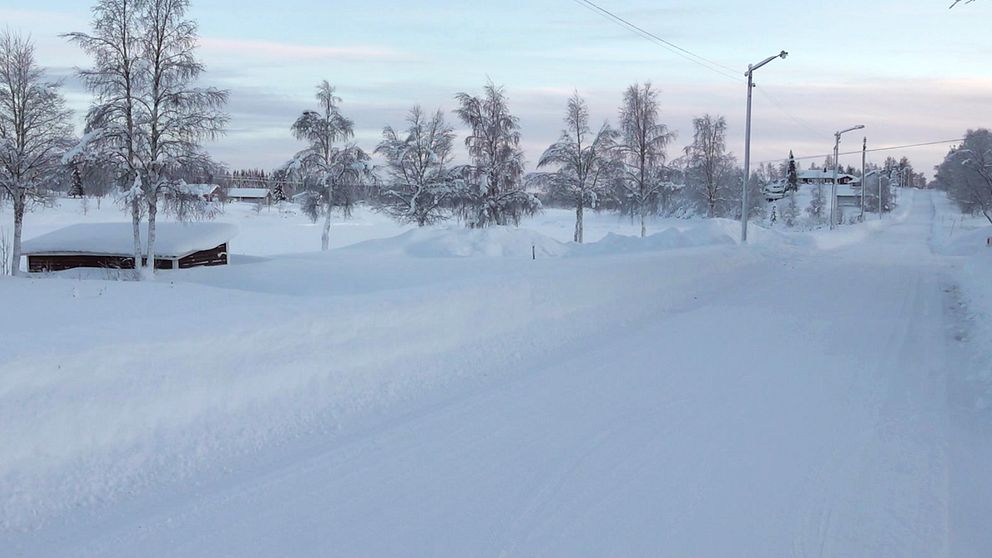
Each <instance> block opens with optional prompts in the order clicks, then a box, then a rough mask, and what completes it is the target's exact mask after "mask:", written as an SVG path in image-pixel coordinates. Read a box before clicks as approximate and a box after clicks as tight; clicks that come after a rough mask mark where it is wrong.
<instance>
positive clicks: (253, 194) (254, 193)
mask: <svg viewBox="0 0 992 558" xmlns="http://www.w3.org/2000/svg"><path fill="white" fill-rule="evenodd" d="M227 199H228V200H230V201H240V202H262V203H269V202H271V201H272V195H271V193H270V192H269V189H268V188H228V189H227Z"/></svg>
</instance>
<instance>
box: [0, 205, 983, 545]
mask: <svg viewBox="0 0 992 558" xmlns="http://www.w3.org/2000/svg"><path fill="white" fill-rule="evenodd" d="M911 203H912V208H911V211H910V212H909V214H908V216H907V218H906V219H905V220H904V221H902V222H899V223H895V224H893V225H891V226H889V227H886V228H884V229H881V230H880V231H879V232H877V233H875V234H873V235H872V236H871V237H870V238H868V239H867V240H865V241H864V242H862V243H859V244H855V245H852V246H848V247H845V248H839V249H836V250H827V251H820V250H805V251H799V250H793V249H789V253H788V254H787V255H784V254H781V253H776V252H775V251H773V250H765V249H748V250H741V249H738V248H721V249H719V250H708V249H700V250H691V251H687V254H686V255H679V256H677V257H671V256H667V255H666V256H645V257H643V258H641V259H637V258H634V260H637V261H639V262H641V264H638V265H643V266H644V267H645V268H646V269H647V267H648V266H647V264H644V262H643V261H642V260H644V259H645V258H657V260H656V261H657V262H661V263H663V264H665V265H679V262H681V261H685V262H686V264H685V265H686V266H687V269H690V270H691V273H693V274H695V275H694V276H690V277H688V278H687V279H686V280H684V281H683V282H682V283H683V284H682V286H681V287H680V288H679V290H678V292H676V293H673V292H666V293H664V296H665V297H666V302H665V304H663V305H658V306H657V307H653V306H650V305H648V306H649V307H651V308H656V310H657V311H656V312H655V311H652V312H650V313H648V314H647V315H639V314H634V315H633V316H632V318H631V319H629V320H622V319H621V318H619V317H618V316H616V315H614V314H610V313H604V319H603V326H602V327H588V326H587V327H580V328H572V329H570V330H569V331H568V336H569V339H568V340H567V341H564V342H553V341H552V340H554V339H555V336H556V335H557V332H556V330H555V329H554V327H553V326H555V324H556V322H553V321H548V320H547V319H546V317H543V318H542V317H540V316H527V315H519V316H518V319H519V321H520V323H521V328H522V329H523V330H524V331H526V332H527V335H529V336H534V343H535V345H537V346H538V347H540V346H542V345H543V344H544V341H545V340H548V341H549V342H548V343H547V344H546V345H547V347H548V348H547V350H527V349H522V350H521V353H520V354H519V355H518V358H516V360H508V361H506V362H507V363H508V364H507V366H512V367H513V371H511V372H505V373H503V374H499V375H496V376H495V377H494V378H490V379H488V380H485V381H477V382H463V383H460V384H459V383H456V384H454V385H452V386H448V387H445V388H443V389H440V388H439V389H437V390H435V391H433V392H428V393H426V394H424V395H422V396H419V397H416V398H413V399H410V400H406V401H404V402H402V404H397V405H395V407H392V408H390V409H388V410H386V411H383V412H380V413H377V414H375V415H374V416H372V417H371V418H368V419H367V420H363V421H355V422H354V423H353V424H350V425H349V426H347V427H345V428H343V429H341V430H340V431H334V432H332V433H327V432H324V433H321V432H320V431H312V432H310V433H308V434H303V435H301V436H300V437H299V438H297V439H294V440H291V441H288V442H286V443H284V444H281V445H279V446H278V447H277V448H268V449H264V448H263V449H262V450H260V451H259V452H257V453H250V454H247V455H242V456H240V457H237V458H232V460H231V461H230V462H229V463H226V464H225V469H224V470H223V471H212V472H209V473H205V474H202V475H193V476H192V478H190V479H188V482H186V483H185V484H184V486H171V487H169V486H166V487H157V488H150V489H147V490H145V491H142V492H139V493H137V494H136V495H133V497H129V498H121V499H120V500H119V501H112V502H110V503H107V504H100V503H95V504H94V503H91V504H89V505H88V507H87V508H83V509H84V511H83V512H82V513H75V514H74V513H65V514H62V515H61V516H59V518H58V519H56V520H53V521H50V522H47V523H44V524H42V526H40V527H37V528H31V529H28V530H23V529H14V530H10V531H8V532H6V533H3V532H0V548H4V547H6V548H7V549H8V550H9V549H14V552H13V554H12V555H13V556H60V557H71V556H120V557H133V556H143V557H158V556H162V557H166V556H168V557H175V556H183V557H193V556H203V557H211V558H217V557H222V556H232V557H234V556H237V557H246V556H272V557H275V556H714V557H715V556H797V557H812V556H818V557H819V556H872V557H878V558H881V557H889V556H891V557H907V556H920V557H923V556H926V557H931V556H987V555H989V553H990V552H992V549H990V548H988V547H983V546H982V545H985V544H988V543H989V542H990V541H989V536H988V535H987V534H984V532H983V531H982V528H981V525H982V522H980V521H973V520H974V517H973V514H974V513H976V512H977V513H981V512H983V511H988V507H987V506H985V507H984V508H983V507H982V505H981V503H980V502H976V501H975V500H974V498H969V496H968V494H969V493H970V492H971V491H970V490H969V487H973V486H976V483H980V482H985V483H987V482H988V481H986V480H984V479H980V478H979V476H980V471H982V467H981V466H980V465H979V464H977V463H973V462H969V461H968V460H969V459H974V458H975V455H981V454H973V453H971V452H966V451H959V450H960V448H959V447H958V446H957V445H956V444H961V443H963V442H962V440H963V439H966V437H964V436H959V435H957V434H958V433H957V430H958V429H960V428H962V426H961V425H960V424H959V422H957V421H955V420H952V419H951V418H950V413H949V411H948V403H947V402H948V397H947V393H948V389H949V386H950V389H953V386H954V385H955V382H956V381H957V379H956V374H959V373H961V370H960V369H959V367H958V365H959V364H960V362H962V360H963V357H962V356H961V355H960V354H958V353H959V352H961V351H963V349H962V348H961V347H960V346H959V345H960V344H959V343H957V342H956V341H955V340H954V336H953V335H952V333H953V330H954V324H953V320H954V319H955V317H954V315H953V313H951V312H949V311H947V307H948V304H949V300H948V299H949V294H948V292H949V291H951V290H953V289H952V287H953V285H952V283H951V278H950V277H951V276H950V274H949V273H948V272H947V270H948V262H947V260H946V258H944V257H942V256H940V255H935V254H934V253H933V252H932V250H931V236H932V235H933V231H934V225H933V223H934V211H935V210H934V203H933V201H932V199H931V197H930V196H929V195H926V194H920V195H917V196H915V197H914V198H912V202H911ZM734 251H737V252H743V253H745V254H746V256H737V257H728V261H727V264H726V271H724V272H721V271H720V268H719V266H704V265H697V264H693V263H692V262H693V261H694V259H693V258H696V259H699V258H702V257H712V256H713V255H714V254H716V255H722V254H731V253H733V252H734ZM721 257H722V256H721ZM624 261H625V260H623V259H609V258H603V259H601V260H596V259H590V260H589V261H588V262H586V261H582V262H580V263H578V264H574V265H577V266H595V265H601V266H609V267H616V266H622V265H624V263H623V262H624ZM632 261H633V260H632ZM651 261H655V260H651ZM596 262H599V263H598V264H597V263H596ZM569 265H573V264H569ZM655 269H656V270H657V271H658V272H659V273H663V272H664V266H662V265H660V264H658V265H656V266H655ZM642 279H643V281H644V282H651V281H652V277H651V276H650V275H644V276H642ZM557 280H558V279H556V278H555V277H554V276H553V275H552V274H550V273H549V272H548V271H547V270H546V269H545V268H541V270H540V271H535V272H533V273H532V274H530V275H528V274H520V275H514V276H513V278H512V281H513V282H514V284H517V283H518V282H521V281H523V282H527V281H532V285H531V292H530V295H529V296H530V297H531V299H537V300H539V299H541V297H542V296H546V297H548V298H551V299H553V298H554V295H553V294H551V293H546V294H542V289H548V288H550V287H551V286H553V285H554V284H555V281H557ZM575 282H581V279H575V278H572V279H570V280H569V282H567V283H566V284H565V285H563V288H564V289H566V290H568V289H571V288H575V290H576V292H583V293H588V292H589V290H588V289H585V288H582V289H580V288H578V287H576V286H575V284H574V283H575ZM615 287H616V286H615V285H614V289H615ZM457 288H458V287H457V286H455V287H452V289H451V292H450V293H447V294H445V296H457ZM609 292H610V293H611V294H610V295H609V296H611V297H616V296H619V295H617V294H616V293H615V292H613V290H610V291H609ZM645 292H647V294H652V293H651V291H650V290H648V291H645V289H644V288H637V289H631V293H630V296H631V300H626V301H622V300H621V301H620V302H618V303H617V304H615V305H614V306H618V307H620V308H624V307H627V306H630V307H633V306H636V305H638V304H643V303H641V302H638V300H635V299H634V298H633V297H637V296H643V295H644V294H645ZM659 296H661V294H660V293H659ZM535 297H536V298H535ZM537 306H538V308H542V307H541V306H540V305H537ZM590 308H594V307H593V306H590ZM483 310H484V309H483ZM511 310H513V311H514V312H516V311H519V309H518V308H516V307H512V308H511ZM597 311H598V310H597ZM584 318H585V319H590V316H588V315H587V316H584ZM593 325H595V323H593ZM549 326H552V327H549ZM542 327H543V328H546V329H544V330H541V328H542ZM481 329H482V331H484V332H485V331H486V330H485V328H484V327H483V328H481ZM466 335H469V336H470V335H471V333H468V332H467V333H466ZM492 335H493V336H492V337H491V338H490V339H489V341H491V343H492V344H493V345H494V346H495V347H499V348H500V350H505V349H506V348H507V347H508V346H512V345H513V343H518V342H519V338H518V337H519V335H515V334H514V332H512V331H505V330H500V331H495V332H492ZM510 339H512V343H511V342H509V341H507V340H510ZM455 348H456V349H459V350H460V349H464V346H461V345H459V346H457V347H455ZM414 356H415V357H416V358H415V362H418V363H423V362H424V355H422V354H415V355H414ZM449 361H450V362H449ZM445 362H446V363H447V364H446V366H457V359H446V360H445ZM466 362H467V363H468V364H469V365H471V363H472V362H473V361H472V359H471V358H466ZM949 456H954V458H951V457H949ZM986 472H987V471H986ZM985 476H987V475H985ZM986 486H987V484H986ZM963 510H967V511H963ZM986 524H987V522H986ZM3 554H4V555H11V554H7V552H4V553H3Z"/></svg>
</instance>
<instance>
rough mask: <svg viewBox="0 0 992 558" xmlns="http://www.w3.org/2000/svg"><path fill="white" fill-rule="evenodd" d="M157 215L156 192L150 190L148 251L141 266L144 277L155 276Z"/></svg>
mask: <svg viewBox="0 0 992 558" xmlns="http://www.w3.org/2000/svg"><path fill="white" fill-rule="evenodd" d="M157 216H158V194H157V193H156V192H152V195H151V197H150V198H149V200H148V251H147V253H146V254H145V265H144V266H143V267H142V268H141V273H142V275H143V278H144V279H154V278H155V222H156V217H157Z"/></svg>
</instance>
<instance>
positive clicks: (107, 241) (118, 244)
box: [23, 223, 238, 258]
mask: <svg viewBox="0 0 992 558" xmlns="http://www.w3.org/2000/svg"><path fill="white" fill-rule="evenodd" d="M237 234H238V227H237V226H235V225H232V224H230V223H156V225H155V254H156V255H157V256H161V257H163V258H182V257H185V256H188V255H190V254H192V253H194V252H199V251H200V250H208V249H210V248H215V247H217V246H220V245H221V244H224V243H226V242H229V241H230V240H231V239H232V238H234V237H235V236H236V235H237ZM147 240H148V239H147V231H146V230H145V228H144V227H142V231H141V249H142V251H144V250H145V249H146V248H147V244H146V242H147ZM23 253H24V255H32V254H99V255H107V256H130V255H131V254H133V253H134V236H133V233H132V229H131V223H85V224H79V225H71V226H68V227H65V228H63V229H59V230H56V231H52V232H50V233H48V234H44V235H41V236H39V237H36V238H32V239H30V240H26V241H24V246H23Z"/></svg>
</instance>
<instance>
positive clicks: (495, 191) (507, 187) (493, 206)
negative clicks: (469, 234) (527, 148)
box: [455, 82, 541, 228]
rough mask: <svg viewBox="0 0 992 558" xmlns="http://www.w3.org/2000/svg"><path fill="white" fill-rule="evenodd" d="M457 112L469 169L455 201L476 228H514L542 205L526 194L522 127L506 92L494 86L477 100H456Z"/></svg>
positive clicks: (471, 97) (466, 96)
mask: <svg viewBox="0 0 992 558" xmlns="http://www.w3.org/2000/svg"><path fill="white" fill-rule="evenodd" d="M455 98H456V99H457V100H458V103H459V104H460V105H461V106H460V107H459V108H458V109H457V110H456V111H455V113H456V114H457V115H458V117H459V118H461V120H462V122H464V123H465V124H466V125H467V126H468V127H469V128H470V130H471V131H470V133H469V135H468V137H467V138H465V146H466V147H467V148H468V153H469V156H470V157H471V159H472V162H471V164H469V165H465V166H463V167H460V168H459V169H458V172H459V174H460V176H461V179H462V181H463V184H464V187H463V188H460V190H459V199H458V201H457V204H458V207H459V212H460V214H461V217H462V218H463V219H464V220H465V222H466V224H467V225H468V226H469V227H472V228H482V227H487V226H490V225H508V224H510V223H513V224H514V225H516V224H519V223H520V219H521V218H522V217H524V216H526V215H533V214H535V213H537V212H538V211H540V209H541V202H540V201H539V200H538V199H537V198H536V197H535V196H533V195H532V194H530V193H528V192H527V191H526V190H525V189H524V185H523V172H524V154H523V151H521V149H520V123H519V121H518V119H517V117H515V116H513V115H512V114H510V109H509V105H508V100H507V97H506V93H505V92H504V91H503V88H502V87H497V86H496V85H495V84H493V83H492V82H490V83H488V84H487V85H486V86H485V88H484V89H483V95H482V96H481V97H476V96H474V95H469V94H468V93H459V94H458V95H456V96H455Z"/></svg>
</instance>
